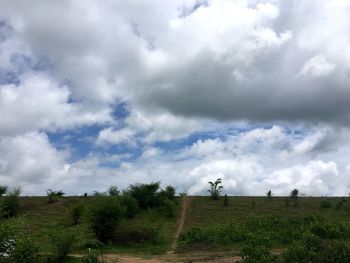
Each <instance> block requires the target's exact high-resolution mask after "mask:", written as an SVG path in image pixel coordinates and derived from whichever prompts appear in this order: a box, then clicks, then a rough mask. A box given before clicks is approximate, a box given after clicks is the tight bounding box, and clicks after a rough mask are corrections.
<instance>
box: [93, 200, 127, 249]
mask: <svg viewBox="0 0 350 263" xmlns="http://www.w3.org/2000/svg"><path fill="white" fill-rule="evenodd" d="M124 214H125V208H124V207H123V206H122V205H121V203H120V201H119V200H118V198H117V197H113V196H110V197H100V198H98V199H97V200H95V202H94V203H93V204H92V205H91V207H90V208H89V212H88V222H89V225H90V227H91V229H92V230H93V232H94V233H95V235H96V238H97V239H98V240H99V241H101V242H103V243H106V242H108V241H109V240H110V239H111V238H112V237H113V236H114V232H115V229H116V227H117V224H118V223H119V221H120V219H121V218H122V216H123V215H124Z"/></svg>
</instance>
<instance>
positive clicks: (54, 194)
mask: <svg viewBox="0 0 350 263" xmlns="http://www.w3.org/2000/svg"><path fill="white" fill-rule="evenodd" d="M46 194H47V198H48V201H47V202H48V203H49V204H51V203H54V202H56V201H57V199H58V198H59V197H62V196H64V195H65V193H63V191H62V190H60V191H53V190H52V189H47V191H46Z"/></svg>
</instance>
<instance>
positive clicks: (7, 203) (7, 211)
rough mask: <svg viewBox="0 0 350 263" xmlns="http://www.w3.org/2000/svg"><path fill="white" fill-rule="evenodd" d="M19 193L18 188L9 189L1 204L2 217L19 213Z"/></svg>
mask: <svg viewBox="0 0 350 263" xmlns="http://www.w3.org/2000/svg"><path fill="white" fill-rule="evenodd" d="M20 194H21V189H20V188H15V189H13V190H12V191H9V192H8V193H7V195H6V197H5V199H4V202H3V204H2V209H1V212H2V215H3V216H4V217H13V216H16V215H17V214H18V213H19V208H20V207H19V196H20Z"/></svg>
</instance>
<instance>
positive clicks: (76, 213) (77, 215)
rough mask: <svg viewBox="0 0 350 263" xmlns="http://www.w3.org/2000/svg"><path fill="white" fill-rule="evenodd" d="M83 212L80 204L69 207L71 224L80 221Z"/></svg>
mask: <svg viewBox="0 0 350 263" xmlns="http://www.w3.org/2000/svg"><path fill="white" fill-rule="evenodd" d="M83 212H84V206H83V205H82V204H75V205H73V206H72V207H71V208H70V209H69V217H70V220H71V222H72V225H77V224H79V223H80V220H81V217H82V215H83Z"/></svg>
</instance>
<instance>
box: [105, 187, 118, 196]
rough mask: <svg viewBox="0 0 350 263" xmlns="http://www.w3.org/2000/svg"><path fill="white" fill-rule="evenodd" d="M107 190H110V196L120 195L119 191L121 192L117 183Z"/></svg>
mask: <svg viewBox="0 0 350 263" xmlns="http://www.w3.org/2000/svg"><path fill="white" fill-rule="evenodd" d="M107 192H108V194H109V195H110V196H118V195H119V193H120V191H119V189H118V187H117V186H115V185H111V186H110V187H109V188H108V191H107Z"/></svg>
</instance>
